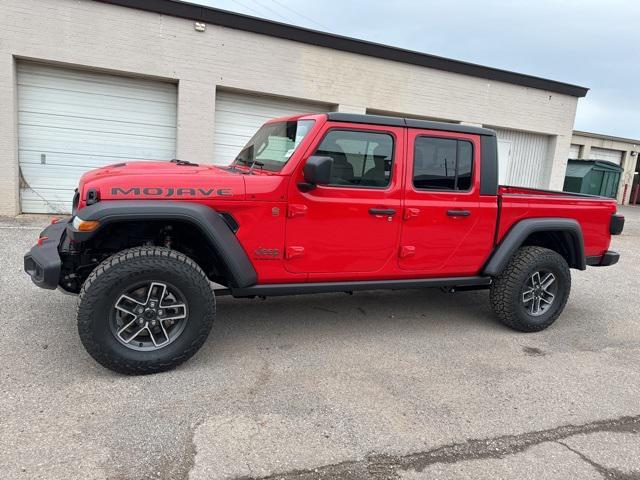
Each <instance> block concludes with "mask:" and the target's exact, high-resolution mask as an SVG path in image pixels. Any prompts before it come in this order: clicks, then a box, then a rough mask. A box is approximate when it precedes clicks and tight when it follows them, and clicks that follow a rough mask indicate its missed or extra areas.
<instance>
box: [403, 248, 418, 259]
mask: <svg viewBox="0 0 640 480" xmlns="http://www.w3.org/2000/svg"><path fill="white" fill-rule="evenodd" d="M415 254H416V247H414V246H413V245H401V246H400V253H399V256H400V258H407V257H411V256H412V255H415Z"/></svg>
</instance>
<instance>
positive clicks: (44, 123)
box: [18, 112, 175, 138]
mask: <svg viewBox="0 0 640 480" xmlns="http://www.w3.org/2000/svg"><path fill="white" fill-rule="evenodd" d="M18 122H20V124H21V125H25V126H30V127H48V128H58V129H60V128H62V129H69V130H79V131H85V132H105V133H119V134H123V135H126V134H130V132H131V128H132V126H133V127H134V128H135V129H136V132H137V135H143V136H148V137H156V138H171V137H172V136H173V133H174V131H175V126H164V125H151V124H144V123H136V122H124V121H113V120H101V119H97V118H87V117H70V116H64V115H56V114H47V113H31V112H20V113H19V114H18Z"/></svg>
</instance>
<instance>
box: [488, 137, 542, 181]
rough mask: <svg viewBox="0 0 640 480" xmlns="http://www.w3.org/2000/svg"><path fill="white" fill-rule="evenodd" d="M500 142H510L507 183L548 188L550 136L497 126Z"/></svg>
mask: <svg viewBox="0 0 640 480" xmlns="http://www.w3.org/2000/svg"><path fill="white" fill-rule="evenodd" d="M495 130H496V133H497V136H498V141H499V142H509V143H510V144H511V146H510V165H509V168H508V171H507V172H505V173H506V184H507V185H512V186H520V187H531V188H546V187H547V184H546V179H547V176H548V173H549V169H550V158H549V155H548V152H549V144H550V142H549V136H548V135H542V134H537V133H530V132H521V131H517V130H507V129H503V128H495Z"/></svg>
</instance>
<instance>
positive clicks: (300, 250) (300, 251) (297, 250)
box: [287, 247, 304, 260]
mask: <svg viewBox="0 0 640 480" xmlns="http://www.w3.org/2000/svg"><path fill="white" fill-rule="evenodd" d="M303 255H304V247H287V260H291V259H292V258H297V257H302V256H303Z"/></svg>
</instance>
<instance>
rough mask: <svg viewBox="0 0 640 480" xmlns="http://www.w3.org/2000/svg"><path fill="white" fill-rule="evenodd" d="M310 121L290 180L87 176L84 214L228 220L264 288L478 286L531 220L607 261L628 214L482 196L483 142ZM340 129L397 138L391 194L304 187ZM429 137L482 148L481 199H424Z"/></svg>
mask: <svg viewBox="0 0 640 480" xmlns="http://www.w3.org/2000/svg"><path fill="white" fill-rule="evenodd" d="M299 118H305V119H313V120H315V124H314V126H313V127H312V130H311V131H310V133H309V134H308V135H307V136H306V137H305V138H304V140H303V141H302V142H301V143H300V145H299V146H298V148H297V149H296V151H295V152H294V153H293V154H292V156H291V157H290V159H289V160H288V162H287V163H286V164H285V165H284V167H283V168H282V169H281V171H279V172H270V171H263V170H260V169H259V168H256V169H254V170H253V171H252V172H251V173H249V172H248V170H249V169H248V168H246V167H239V168H236V169H235V170H233V169H228V168H224V167H215V166H206V165H201V166H188V165H177V164H175V163H169V162H127V163H126V164H119V165H114V166H109V167H104V168H101V169H97V170H93V171H91V172H88V173H86V174H85V175H84V176H83V177H82V179H81V181H80V185H79V192H80V198H81V200H80V203H79V205H78V208H79V209H82V208H83V207H84V206H85V200H84V199H85V197H86V193H87V191H88V190H89V189H95V190H96V191H97V192H98V195H99V199H100V200H120V199H123V200H124V199H129V200H130V199H146V200H162V199H171V200H182V201H189V202H198V203H202V204H205V205H207V206H209V207H211V208H213V209H215V210H217V211H220V212H227V213H229V214H231V215H233V217H234V218H235V219H236V220H237V222H238V224H239V225H240V227H239V229H238V231H237V233H236V235H237V238H238V240H239V242H240V244H241V245H242V247H243V249H244V250H245V252H246V253H247V255H248V257H249V258H250V259H251V261H252V263H253V265H254V268H255V270H256V272H257V274H258V282H259V283H261V284H266V283H295V282H306V281H314V282H317V281H332V280H335V281H338V280H385V279H400V278H428V277H451V276H473V275H477V274H478V273H479V272H480V271H481V269H482V266H483V265H484V264H485V262H486V261H487V259H488V258H489V256H490V255H491V253H492V252H493V249H494V247H495V244H497V243H499V242H500V241H501V240H502V239H503V238H504V236H505V235H506V233H507V232H508V231H509V229H510V228H511V227H512V226H513V225H514V224H515V223H516V222H518V221H519V220H522V219H525V218H537V217H557V218H571V219H575V220H577V221H578V222H579V223H580V225H581V227H582V231H583V235H584V242H585V254H586V255H587V256H592V255H602V254H603V253H604V252H605V251H606V250H607V248H608V247H609V242H610V234H609V222H610V218H611V215H612V214H613V213H615V211H616V204H615V202H614V201H613V200H610V199H605V198H600V197H592V198H589V197H584V196H577V195H571V194H564V193H561V192H546V191H541V190H533V189H526V188H516V187H500V190H499V193H498V195H497V196H486V195H485V196H483V195H480V192H479V186H480V170H481V168H482V166H481V158H482V151H481V143H480V137H479V136H478V135H471V134H461V133H453V132H443V131H429V130H419V129H414V128H405V127H390V126H380V125H368V124H349V123H343V122H340V123H337V122H333V123H332V122H329V121H328V120H327V117H326V115H306V116H303V117H288V118H287V120H296V119H299ZM280 120H282V119H280ZM274 121H275V120H274ZM336 128H339V129H353V130H366V131H374V132H386V133H388V134H390V135H391V136H392V137H393V139H394V147H393V148H394V152H393V164H392V171H391V180H390V185H389V186H388V187H387V188H380V189H376V188H365V187H358V188H356V187H342V186H341V187H331V186H317V187H316V188H315V189H312V190H310V191H303V190H301V189H300V188H299V187H298V183H300V182H303V180H304V178H303V166H304V163H305V161H306V159H307V158H308V157H309V156H310V155H312V154H313V153H314V151H315V149H316V147H317V145H318V144H319V143H320V141H321V140H322V138H323V136H324V134H325V133H326V132H327V131H329V130H331V129H336ZM418 135H421V136H435V137H440V138H442V137H444V138H457V139H461V140H467V141H469V142H471V143H472V145H473V174H472V177H473V182H472V188H471V189H470V190H469V191H466V192H462V191H425V190H417V189H415V188H414V187H413V182H412V175H413V144H414V140H415V138H416V136H418ZM229 160H230V162H231V160H232V159H229ZM499 200H500V202H499ZM499 205H500V206H499ZM371 208H377V209H393V210H395V214H394V215H390V216H385V215H374V214H371V213H370V212H369V209H371ZM449 210H466V211H468V212H469V215H468V216H465V217H455V216H449V215H448V214H447V212H448V211H449Z"/></svg>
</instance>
